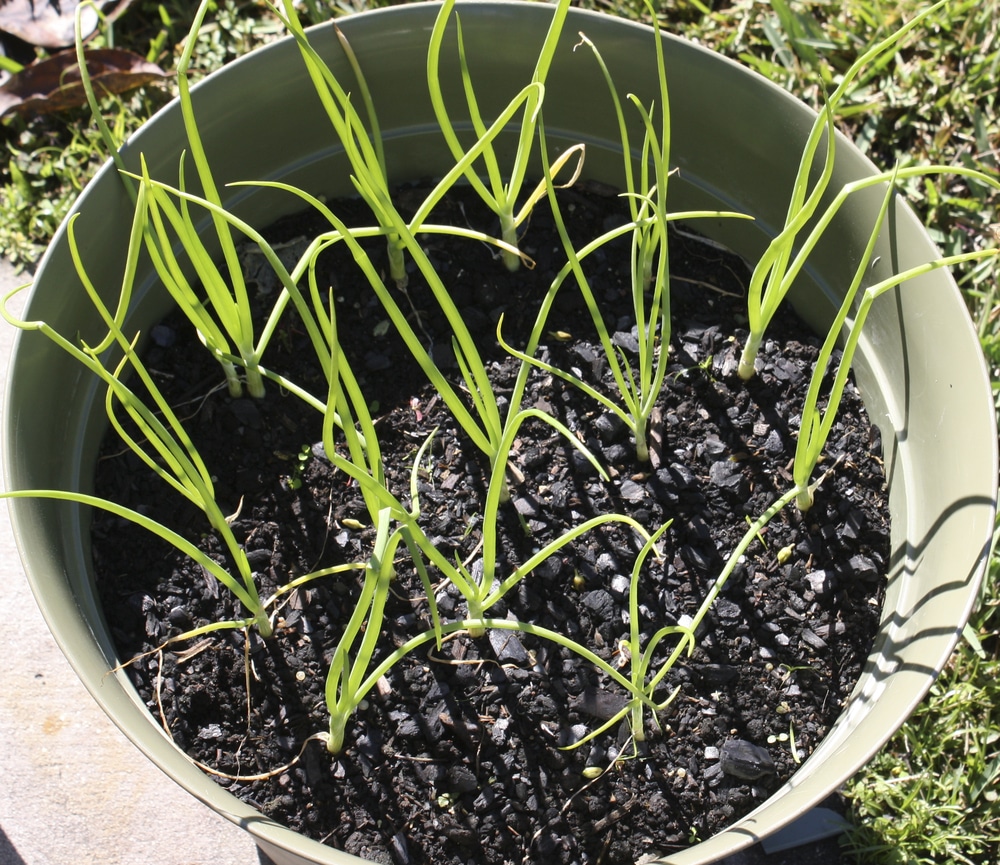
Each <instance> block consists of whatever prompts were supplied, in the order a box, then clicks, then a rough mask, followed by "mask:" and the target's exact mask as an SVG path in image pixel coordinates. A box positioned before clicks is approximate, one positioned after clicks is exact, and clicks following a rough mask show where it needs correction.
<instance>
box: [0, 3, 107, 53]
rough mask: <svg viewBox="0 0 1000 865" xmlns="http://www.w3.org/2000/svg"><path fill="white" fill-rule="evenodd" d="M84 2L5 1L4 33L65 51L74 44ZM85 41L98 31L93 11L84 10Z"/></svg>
mask: <svg viewBox="0 0 1000 865" xmlns="http://www.w3.org/2000/svg"><path fill="white" fill-rule="evenodd" d="M80 2H81V0H59V2H45V0H37V2H36V0H2V2H0V30H3V31H5V32H6V33H10V34H11V35H12V36H17V37H18V38H19V39H23V40H24V41H25V42H29V43H30V44H32V45H39V46H41V47H42V48H65V47H66V46H67V45H72V44H73V42H74V27H75V19H76V9H77V7H78V6H79V5H80ZM80 23H81V26H82V29H83V38H84V39H86V38H87V37H88V36H89V35H90V34H91V33H92V32H93V31H94V29H95V28H96V27H97V13H96V12H95V11H94V10H93V8H87V9H84V10H83V15H82V18H81V21H80Z"/></svg>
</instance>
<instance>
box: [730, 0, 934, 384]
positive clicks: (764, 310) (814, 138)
mask: <svg viewBox="0 0 1000 865" xmlns="http://www.w3.org/2000/svg"><path fill="white" fill-rule="evenodd" d="M948 2H949V0H939V2H937V3H935V4H934V5H933V6H931V7H929V8H928V9H925V10H924V11H923V12H921V13H920V14H918V15H916V16H914V17H913V18H912V19H911V20H910V21H908V22H907V23H906V24H904V25H903V26H902V27H900V28H899V29H898V30H896V31H895V32H894V33H892V34H890V35H889V36H888V37H886V38H885V39H883V40H882V41H881V42H879V43H878V44H876V45H874V46H873V47H872V48H869V49H868V50H867V51H866V52H865V53H864V54H862V55H861V56H860V57H859V58H858V59H857V60H855V62H854V63H852V64H851V66H850V67H849V68H848V70H847V71H846V72H845V73H844V75H843V77H842V78H841V79H840V83H839V84H838V85H837V88H836V90H834V92H833V94H832V95H831V96H830V98H829V99H828V100H827V102H826V105H825V106H824V108H823V110H822V111H821V112H820V113H819V114H818V115H817V116H816V120H815V121H814V123H813V126H812V130H811V131H810V133H809V137H808V138H807V139H806V144H805V147H804V149H803V151H802V158H801V160H800V162H799V167H798V173H797V174H796V177H795V181H794V183H793V185H792V195H791V199H790V201H789V204H788V211H787V214H786V216H785V225H784V228H783V229H782V230H781V231H780V232H779V233H778V235H777V236H776V237H775V238H774V239H773V240H772V241H771V242H770V244H769V245H768V247H767V249H766V250H765V251H764V253H763V255H762V256H761V258H760V260H759V261H758V262H757V264H756V266H755V267H754V270H753V274H752V275H751V278H750V284H749V286H748V289H747V320H748V324H749V331H750V333H749V336H748V337H747V342H746V345H745V346H744V347H743V352H742V354H741V356H740V362H739V367H738V373H739V375H740V377H741V378H744V379H749V378H750V377H751V376H753V374H754V364H755V362H756V359H757V353H758V351H759V349H760V345H761V342H762V341H763V339H764V333H765V331H766V330H767V327H768V325H769V324H770V323H771V320H772V319H773V318H774V315H775V313H776V312H777V310H778V307H779V306H780V305H781V302H782V301H783V300H784V298H785V295H786V294H787V293H788V290H789V289H790V288H791V285H792V281H793V279H794V276H795V275H796V274H797V273H798V269H799V268H798V267H793V268H792V270H789V262H790V261H791V257H792V252H793V248H794V246H795V243H796V240H797V239H798V237H799V234H800V233H801V232H802V231H803V229H804V228H805V227H806V225H807V224H808V222H809V220H810V219H811V218H812V216H813V214H814V213H815V212H816V209H817V208H818V207H819V204H820V201H821V200H822V198H823V195H824V194H825V192H826V189H827V186H828V185H829V182H830V178H831V177H832V176H833V167H834V158H835V151H836V135H835V130H834V125H833V119H834V114H835V113H836V111H837V109H838V107H839V105H840V102H841V100H842V99H843V98H844V96H845V95H846V94H847V91H848V88H849V87H850V86H851V84H852V83H853V81H854V79H855V78H857V76H858V75H859V74H860V72H861V70H862V69H864V67H865V66H867V65H868V64H869V63H871V62H873V61H875V60H877V59H879V58H880V57H881V56H882V55H884V54H886V52H888V51H889V50H890V49H892V48H893V47H895V46H896V45H897V44H898V43H899V41H900V40H901V39H902V38H903V37H904V36H905V35H906V34H907V33H909V32H910V31H912V30H913V29H914V28H915V27H917V26H918V25H919V24H920V23H921V22H922V21H924V20H925V19H926V18H927V17H928V16H929V15H932V14H934V13H935V12H936V11H937V10H938V9H940V8H941V7H943V6H945V5H946V4H947V3H948ZM824 133H825V136H826V142H827V144H826V156H825V159H824V162H823V168H822V171H821V173H820V176H819V178H818V179H817V180H816V183H815V184H814V185H813V187H812V189H811V190H809V180H810V175H811V173H812V171H813V162H814V160H815V158H816V154H817V151H818V150H819V146H820V142H821V140H822V139H823V137H824ZM838 206H839V205H838ZM834 212H835V210H834ZM828 213H829V211H828ZM816 240H818V235H817V236H816ZM812 245H815V240H813V242H812ZM806 249H809V250H811V249H812V246H810V245H809V244H808V243H807V244H806V246H805V247H803V252H804V251H805V250H806ZM799 258H800V259H801V258H802V253H801V252H800V255H799ZM799 267H801V262H800V264H799Z"/></svg>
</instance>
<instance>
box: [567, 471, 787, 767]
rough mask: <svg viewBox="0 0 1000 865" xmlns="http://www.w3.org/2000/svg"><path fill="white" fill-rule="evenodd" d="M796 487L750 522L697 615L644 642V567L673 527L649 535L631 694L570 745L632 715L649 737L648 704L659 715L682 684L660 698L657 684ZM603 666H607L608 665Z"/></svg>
mask: <svg viewBox="0 0 1000 865" xmlns="http://www.w3.org/2000/svg"><path fill="white" fill-rule="evenodd" d="M797 492H798V490H797V489H796V488H793V489H791V490H789V491H788V492H786V493H784V494H783V495H782V496H780V497H779V498H778V499H777V500H776V501H775V502H774V503H773V504H771V505H770V506H769V507H768V508H767V510H765V511H764V513H763V514H761V515H760V516H759V517H758V518H757V519H756V520H754V521H753V522H752V523H751V524H750V526H749V528H748V529H747V531H746V532H745V533H744V535H743V538H742V539H741V540H740V542H739V544H737V545H736V548H735V549H734V550H733V551H732V553H730V555H729V558H728V559H727V560H726V564H725V565H724V566H723V568H722V571H721V572H720V573H719V576H718V577H716V579H715V582H714V583H713V584H712V587H711V589H710V590H709V592H708V594H707V595H706V596H705V598H704V600H703V601H702V602H701V605H700V606H699V608H698V611H697V612H696V613H695V615H694V616H693V617H690V618H687V619H685V620H684V621H683V622H680V623H678V624H676V625H666V626H664V627H661V628H659V629H658V630H657V631H656V632H655V633H654V634H653V635H652V636H651V637H650V638H649V639H648V640H647V641H646V642H645V644H643V641H642V630H641V628H640V624H639V601H638V591H639V575H640V570H641V568H642V566H643V564H644V562H645V559H646V558H647V557H648V555H649V553H650V552H652V551H653V549H654V547H653V545H654V543H655V542H656V541H657V540H658V539H659V537H660V536H661V535H662V534H663V532H664V531H666V529H667V528H668V527H669V526H670V523H667V524H666V525H664V526H662V527H661V528H660V529H658V530H657V531H656V532H655V533H654V534H653V535H652V536H650V538H649V540H647V542H646V545H645V546H644V547H643V549H642V551H641V552H640V553H639V556H638V557H637V558H636V561H635V564H634V565H633V568H632V576H631V581H630V586H629V636H628V639H627V640H626V641H623V643H624V651H623V653H622V654H623V656H624V657H625V658H627V660H628V664H629V676H628V678H629V683H630V684H629V686H628V691H629V693H630V694H631V697H630V699H629V700H628V702H627V703H626V704H625V706H623V707H622V709H621V710H620V711H619V712H618V713H616V714H615V715H614V716H613V717H612V718H610V719H609V720H608V721H607V722H606V723H604V724H603V725H601V726H600V727H599V728H597V729H596V730H593V731H591V732H590V733H588V734H587V735H586V736H584V737H583V738H582V739H581V740H579V741H578V742H575V743H574V744H573V745H571V746H570V747H572V748H578V747H580V746H581V745H583V744H584V743H586V742H589V741H590V740H592V739H593V738H594V737H596V736H598V735H600V734H601V733H603V732H606V731H607V730H610V729H612V728H613V727H614V726H615V725H617V724H618V723H620V722H621V721H622V720H624V719H625V718H626V717H627V718H629V719H630V721H629V723H630V726H631V729H632V736H633V737H634V738H635V740H636V741H642V740H643V739H645V736H646V734H645V727H644V720H643V713H644V710H645V708H646V707H649V708H651V709H652V710H653V712H654V717H655V714H656V713H657V712H660V711H663V710H664V709H665V708H667V707H668V706H669V705H670V704H671V702H673V700H674V698H675V697H676V695H677V693H678V692H679V690H680V687H679V686H678V687H677V688H675V689H674V690H673V691H671V693H670V694H669V695H668V696H667V697H666V698H664V699H662V700H657V699H656V697H655V695H656V691H657V689H658V688H659V687H660V685H661V684H662V682H663V680H664V678H666V676H667V674H668V673H669V672H670V671H671V670H672V669H673V667H674V664H676V663H677V661H678V660H679V659H680V658H681V656H690V655H691V653H692V652H693V651H694V649H695V646H696V645H697V632H698V628H699V627H701V623H702V622H703V621H704V619H705V617H706V616H707V615H708V614H709V612H710V611H711V609H712V606H713V605H714V604H715V600H716V598H718V596H719V594H720V593H721V592H722V590H723V589H724V588H725V587H726V583H727V582H728V581H729V578H730V577H731V576H732V574H733V571H734V570H735V569H736V566H737V564H739V562H740V559H741V558H742V557H743V555H744V554H745V553H746V550H747V548H748V547H749V546H750V544H751V543H752V542H753V541H754V540H755V539H757V538H758V537H759V536H760V533H761V532H762V531H763V529H764V527H765V526H767V524H768V523H769V522H770V521H771V520H772V519H774V517H775V516H777V515H778V514H779V513H780V512H781V510H782V509H783V508H784V507H785V506H786V505H787V504H789V502H791V501H792V500H793V499H794V498H795V496H796V494H797ZM670 637H679V640H678V642H677V644H676V645H675V646H674V648H673V649H672V650H671V651H670V654H669V655H668V656H667V658H666V659H665V660H664V661H663V662H662V663H661V664H660V665H659V666H658V667H655V668H654V663H653V658H654V654H655V653H656V651H657V649H658V648H659V647H660V644H661V643H662V642H663V641H664V640H665V639H667V638H670ZM601 669H604V667H602V668H601Z"/></svg>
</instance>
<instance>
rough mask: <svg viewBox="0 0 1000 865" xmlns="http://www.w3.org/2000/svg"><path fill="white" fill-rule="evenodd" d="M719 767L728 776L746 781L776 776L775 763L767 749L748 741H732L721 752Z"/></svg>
mask: <svg viewBox="0 0 1000 865" xmlns="http://www.w3.org/2000/svg"><path fill="white" fill-rule="evenodd" d="M719 766H720V767H721V768H722V771H723V772H725V773H726V774H727V775H731V776H732V777H734V778H740V779H742V780H744V781H756V780H757V779H758V778H763V777H764V776H765V775H772V774H774V761H773V760H772V759H771V755H770V754H769V753H768V751H767V748H762V747H761V746H760V745H754V744H753V742H748V741H746V739H730V740H729V741H728V742H726V743H725V744H724V745H723V746H722V749H721V751H720V752H719Z"/></svg>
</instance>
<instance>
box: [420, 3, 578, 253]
mask: <svg viewBox="0 0 1000 865" xmlns="http://www.w3.org/2000/svg"><path fill="white" fill-rule="evenodd" d="M454 6H455V0H445V2H444V3H443V4H442V5H441V9H440V11H439V13H438V16H437V19H436V20H435V22H434V29H433V30H432V31H431V40H430V47H429V48H428V52H427V85H428V88H429V91H430V97H431V103H432V105H433V106H434V114H435V117H436V118H437V122H438V126H439V127H440V129H441V132H442V133H443V134H444V137H445V141H446V142H447V144H448V147H449V148H450V150H451V152H452V155H453V157H454V158H455V160H456V161H459V160H461V159H462V157H463V155H464V154H465V148H464V147H463V146H462V144H461V142H460V140H459V137H458V133H457V132H456V131H455V127H454V125H453V123H452V121H451V117H450V116H449V114H448V108H447V106H446V105H445V99H444V93H443V92H442V89H441V68H440V62H441V47H442V44H443V42H444V35H445V30H446V29H447V25H448V20H449V18H450V17H451V13H452V10H453V8H454ZM569 6H570V3H569V0H558V2H557V3H556V4H555V9H554V10H553V13H552V20H551V22H550V23H549V29H548V31H547V33H546V35H545V41H544V42H543V43H542V48H541V51H540V52H539V55H538V60H537V61H536V64H535V69H534V72H533V74H532V78H531V82H530V83H529V84H528V85H527V86H526V87H525V88H524V89H523V90H522V91H521V92H520V94H519V95H518V96H517V97H516V98H515V100H514V103H521V102H523V104H524V110H523V114H522V116H521V126H520V130H519V133H518V142H517V149H516V151H515V154H514V164H513V166H512V167H511V169H510V173H509V175H507V176H506V177H505V175H504V172H503V171H502V170H501V168H500V163H499V159H498V157H497V154H496V151H495V150H494V149H493V147H492V146H489V147H487V148H485V149H484V150H483V153H482V157H483V163H484V165H485V168H486V177H487V182H488V185H487V182H484V181H483V180H482V179H481V178H480V176H479V175H478V174H477V173H476V172H475V171H474V170H473V169H472V168H471V167H469V168H468V169H467V170H466V171H465V177H466V179H467V180H468V182H469V184H470V185H471V186H472V187H473V189H475V190H476V192H477V193H478V194H479V196H480V197H481V198H482V200H483V201H484V202H485V203H486V204H487V206H489V208H490V209H491V210H493V212H494V213H495V214H496V215H497V217H498V219H499V220H500V237H501V239H502V240H504V241H505V242H506V243H507V244H508V245H509V246H510V247H514V248H516V247H517V246H518V235H517V229H518V226H520V225H521V223H522V222H524V220H525V219H526V218H527V217H528V215H529V214H530V213H531V209H532V208H533V207H534V205H535V204H536V203H537V202H538V201H539V200H540V199H541V198H542V196H543V195H545V184H551V178H550V177H547V178H546V181H545V184H539V186H537V187H536V188H535V189H534V191H533V192H532V193H531V194H530V195H529V196H528V198H527V201H526V202H525V203H524V205H523V206H522V207H521V208H520V210H517V199H518V197H519V195H520V194H521V187H522V185H523V184H524V179H525V175H526V173H527V171H528V164H529V160H530V156H531V150H532V143H533V141H534V138H535V133H536V125H537V123H538V118H539V112H540V111H541V107H542V102H543V101H544V94H545V79H546V77H547V75H548V71H549V66H550V65H551V63H552V57H553V55H554V54H555V51H556V47H557V46H558V44H559V38H560V36H561V34H562V28H563V24H564V22H565V20H566V15H567V12H568V11H569ZM455 30H456V39H457V42H458V57H459V65H460V71H461V78H462V86H463V90H464V94H465V101H466V104H467V106H468V110H469V118H470V121H471V123H472V128H473V130H474V131H475V134H476V136H477V137H478V138H480V139H482V138H483V137H484V136H485V133H486V131H487V127H486V124H485V123H484V121H483V118H482V114H481V112H480V110H479V104H478V101H477V99H476V94H475V88H474V87H473V84H472V79H471V76H470V73H469V66H468V62H467V59H466V55H465V44H464V42H463V39H462V25H461V21H460V19H459V16H458V15H457V14H456V16H455ZM514 103H512V104H514ZM568 157H569V152H567V153H564V154H563V157H561V158H560V160H559V161H557V162H556V163H554V164H553V165H552V174H555V173H556V172H557V171H558V170H559V169H560V168H561V167H562V166H563V165H564V164H565V161H566V160H567V159H568ZM503 259H504V263H505V264H506V266H507V267H508V268H509V269H510V270H516V269H517V267H518V266H519V264H520V259H519V258H518V256H517V255H515V254H512V253H511V252H509V251H504V253H503Z"/></svg>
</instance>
